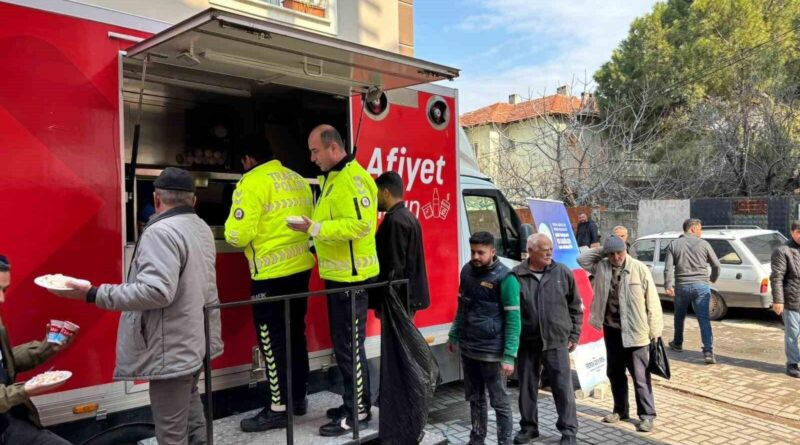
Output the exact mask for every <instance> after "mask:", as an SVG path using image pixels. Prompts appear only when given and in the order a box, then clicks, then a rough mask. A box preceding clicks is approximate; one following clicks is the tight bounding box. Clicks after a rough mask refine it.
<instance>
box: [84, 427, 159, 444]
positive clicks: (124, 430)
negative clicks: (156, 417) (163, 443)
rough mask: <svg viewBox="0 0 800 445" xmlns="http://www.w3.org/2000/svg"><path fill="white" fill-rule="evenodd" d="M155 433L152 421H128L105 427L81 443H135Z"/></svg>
mask: <svg viewBox="0 0 800 445" xmlns="http://www.w3.org/2000/svg"><path fill="white" fill-rule="evenodd" d="M155 435H156V429H155V426H154V425H153V424H152V423H128V424H124V425H118V426H115V427H113V428H110V429H107V430H105V431H103V432H102V433H100V434H98V435H96V436H94V437H92V438H90V439H89V440H87V441H86V442H83V443H82V444H81V445H136V444H137V443H138V442H139V441H140V440H142V439H147V438H150V437H154V436H155Z"/></svg>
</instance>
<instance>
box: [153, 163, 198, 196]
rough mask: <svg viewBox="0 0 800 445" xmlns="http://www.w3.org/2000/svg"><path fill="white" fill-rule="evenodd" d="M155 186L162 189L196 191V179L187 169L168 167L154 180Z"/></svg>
mask: <svg viewBox="0 0 800 445" xmlns="http://www.w3.org/2000/svg"><path fill="white" fill-rule="evenodd" d="M153 187H155V188H157V189H162V190H176V191H180V192H192V193H194V179H193V178H192V175H190V174H189V172H187V171H186V170H184V169H182V168H176V167H167V168H165V169H164V171H162V172H161V174H160V175H158V178H156V180H155V181H154V182H153Z"/></svg>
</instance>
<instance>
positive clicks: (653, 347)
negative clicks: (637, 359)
mask: <svg viewBox="0 0 800 445" xmlns="http://www.w3.org/2000/svg"><path fill="white" fill-rule="evenodd" d="M647 370H648V371H650V373H651V374H655V375H657V376H661V377H664V378H665V379H667V380H669V377H670V372H669V359H668V358H667V349H666V348H665V347H664V341H663V340H661V337H658V338H657V339H655V340H653V341H651V342H650V363H649V364H648V365H647Z"/></svg>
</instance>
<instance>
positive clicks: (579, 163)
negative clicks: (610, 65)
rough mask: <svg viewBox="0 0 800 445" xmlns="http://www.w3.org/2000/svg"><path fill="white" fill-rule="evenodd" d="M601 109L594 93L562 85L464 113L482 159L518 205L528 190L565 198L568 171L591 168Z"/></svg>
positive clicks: (477, 155) (467, 129) (537, 194)
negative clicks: (589, 156) (575, 91)
mask: <svg viewBox="0 0 800 445" xmlns="http://www.w3.org/2000/svg"><path fill="white" fill-rule="evenodd" d="M597 117H598V112H597V105H596V103H595V101H594V96H593V95H592V94H590V93H582V94H581V97H575V96H573V95H572V94H571V92H570V90H569V87H567V86H562V87H559V88H558V89H557V90H556V94H553V95H550V96H545V97H541V98H537V99H532V100H522V99H521V97H520V96H519V95H518V94H512V95H510V96H509V100H508V102H500V103H495V104H492V105H489V106H486V107H483V108H479V109H477V110H475V111H471V112H468V113H464V114H462V115H461V116H460V125H461V126H462V127H463V128H464V131H465V132H466V134H467V137H468V139H469V140H470V143H471V144H472V147H473V151H474V152H475V158H476V159H477V160H478V165H479V166H480V168H481V171H483V172H484V173H485V174H487V175H488V176H489V177H491V178H492V180H493V181H494V182H495V184H497V186H498V188H500V189H501V190H502V191H503V192H504V194H505V195H506V196H507V197H508V198H509V200H510V201H511V202H512V204H514V205H521V206H524V205H525V198H526V197H528V196H532V197H537V198H549V199H563V196H564V193H563V192H568V191H569V190H568V188H569V184H568V183H569V181H565V176H571V177H572V178H575V177H576V176H574V175H584V174H587V172H588V170H587V168H588V160H587V156H585V155H586V154H587V153H586V152H587V150H586V149H587V146H588V145H587V144H595V143H599V137H598V135H597V132H596V131H594V130H593V125H592V123H593V122H596V121H597Z"/></svg>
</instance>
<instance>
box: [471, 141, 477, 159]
mask: <svg viewBox="0 0 800 445" xmlns="http://www.w3.org/2000/svg"><path fill="white" fill-rule="evenodd" d="M472 150H473V151H474V152H475V158H476V159H477V158H478V143H477V142H475V143H474V144H472Z"/></svg>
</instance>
